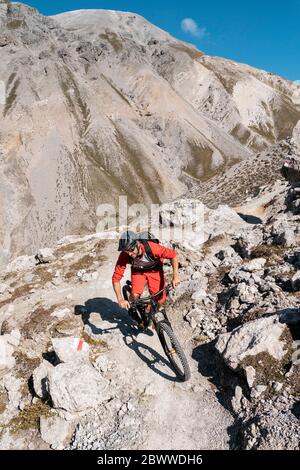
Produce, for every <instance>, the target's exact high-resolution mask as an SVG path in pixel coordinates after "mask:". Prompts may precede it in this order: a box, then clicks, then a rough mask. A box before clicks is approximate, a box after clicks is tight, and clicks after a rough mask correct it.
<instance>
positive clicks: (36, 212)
mask: <svg viewBox="0 0 300 470" xmlns="http://www.w3.org/2000/svg"><path fill="white" fill-rule="evenodd" d="M0 45H1V64H0V72H1V77H2V80H4V82H5V85H6V102H5V104H4V105H1V104H0V116H1V118H0V122H1V127H0V155H1V159H0V222H1V229H0V242H1V245H2V252H1V253H0V263H1V262H2V263H5V262H6V261H7V260H8V259H9V258H10V256H11V255H12V254H13V255H18V254H22V253H24V252H27V253H33V252H34V251H35V250H36V248H37V247H39V246H43V245H51V244H52V243H54V242H55V241H56V240H57V239H59V238H60V237H62V236H64V235H66V234H68V233H74V234H85V233H88V232H91V231H94V230H95V227H96V224H97V216H96V210H97V206H98V205H99V204H100V203H103V202H104V203H115V202H117V201H118V196H119V195H127V196H128V199H129V202H130V203H133V202H144V203H145V204H147V205H149V204H150V203H151V202H156V203H157V202H160V201H167V200H170V199H173V198H176V197H177V196H179V195H181V194H183V193H184V192H186V190H187V188H189V187H191V186H193V185H195V184H198V183H199V182H201V181H204V180H207V179H209V178H210V177H212V176H214V175H215V174H218V173H220V172H223V171H225V170H226V169H227V168H230V167H231V166H232V165H233V164H234V163H236V162H238V161H241V160H243V159H245V158H247V157H249V156H251V154H252V152H253V150H255V149H257V148H264V147H265V146H266V145H267V144H268V143H270V142H273V141H276V140H277V139H278V138H281V137H282V136H284V135H286V134H289V133H291V132H292V129H293V127H294V124H295V122H296V121H297V120H298V119H299V117H300V113H299V108H298V107H297V105H296V104H295V103H294V101H293V93H294V92H295V86H294V85H293V84H291V83H290V82H288V81H287V80H284V79H280V78H277V77H275V76H268V75H267V74H264V73H263V72H260V71H255V70H254V69H251V68H249V67H247V66H243V65H240V64H234V63H231V62H230V61H223V59H217V58H209V57H208V56H205V55H203V54H202V53H201V52H199V51H197V50H196V49H195V48H193V47H192V46H190V45H188V44H185V43H182V42H180V41H178V40H176V39H174V38H172V37H171V36H170V35H168V34H167V33H165V32H163V31H162V30H160V29H158V28H156V27H154V26H153V25H151V24H150V23H148V22H147V21H146V20H144V19H143V18H141V17H139V16H138V15H133V14H131V13H119V12H107V11H103V10H100V11H79V12H71V13H66V14H62V15H57V16H55V17H52V18H47V17H44V16H42V15H40V14H39V13H38V12H37V11H36V10H34V9H33V8H31V7H28V6H26V5H23V4H21V3H16V4H11V5H3V4H1V5H0ZM224 64H226V67H225V65H224ZM212 67H213V68H214V71H213V72H212V71H211V70H210V69H209V68H212ZM220 67H221V71H222V73H221V72H220ZM236 69H238V70H240V76H239V74H237V73H236V74H235V76H236V77H237V78H239V81H238V83H237V84H236V86H234V87H233V91H232V93H231V92H229V87H228V86H227V85H226V84H224V83H222V81H223V82H224V80H225V81H226V83H227V82H229V81H230V80H231V79H232V74H233V73H234V70H236ZM185 72H187V73H189V76H185V75H184V73H185ZM223 72H224V73H223ZM218 74H219V75H220V74H221V75H222V77H221V78H222V81H221V80H220V77H219V78H218V76H217V75H218ZM246 79H247V80H248V79H249V80H252V81H253V80H254V82H255V86H254V91H255V92H256V88H257V86H258V85H257V83H259V86H260V87H261V90H262V91H261V93H260V97H261V98H260V101H259V103H258V104H257V106H254V107H253V109H252V110H251V113H252V115H253V120H256V121H257V123H258V124H257V125H258V126H259V127H260V126H267V127H266V129H267V128H268V132H269V131H270V133H271V134H272V136H271V137H270V135H269V134H268V136H267V138H266V136H265V135H264V136H262V135H261V133H262V132H261V131H259V132H258V131H257V129H254V128H253V129H250V127H251V126H252V121H251V120H250V121H249V122H246V120H245V119H244V118H243V113H242V112H241V107H242V106H244V108H243V112H244V114H245V115H247V114H248V111H249V110H248V107H249V103H248V101H247V103H248V104H247V103H246V104H245V103H244V101H243V99H244V98H243V96H244V94H243V92H242V91H241V90H240V86H241V83H245V80H246ZM225 85H226V87H225ZM226 88H227V89H226ZM199 90H200V91H199ZM202 90H206V91H204V92H202ZM239 90H240V91H239ZM209 96H211V99H212V102H211V103H210V98H209ZM241 96H242V98H243V99H242V98H241ZM268 100H269V101H268ZM250 101H251V103H252V100H250ZM266 101H268V103H269V104H268V106H269V105H270V106H271V107H273V108H274V109H278V110H279V111H280V112H284V113H285V116H286V119H285V120H284V123H285V128H284V129H283V128H282V127H280V126H279V124H278V122H277V120H276V119H274V113H273V114H272V116H271V115H270V113H269V111H268V112H267V111H265V112H264V111H263V109H265V106H264V105H263V104H261V103H265V102H266ZM218 103H219V104H220V103H222V107H223V108H222V109H223V110H220V109H219V104H218ZM272 103H273V104H274V106H273V104H272ZM276 103H277V104H276ZM284 103H285V104H284ZM277 105H278V106H277ZM251 106H252V104H251ZM273 108H272V109H273ZM224 110H225V111H226V113H225V114H226V116H225V115H224ZM273 111H274V110H273ZM279 111H278V112H279ZM245 126H246V127H245ZM247 126H248V127H247ZM252 127H253V126H252ZM254 127H255V126H254ZM248 134H249V135H248ZM246 135H247V138H246Z"/></svg>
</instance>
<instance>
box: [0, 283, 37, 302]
mask: <svg viewBox="0 0 300 470" xmlns="http://www.w3.org/2000/svg"><path fill="white" fill-rule="evenodd" d="M33 287H34V286H33V285H32V284H24V285H22V286H19V287H17V288H16V289H15V290H14V291H13V293H12V295H11V297H10V298H9V299H6V300H3V301H2V302H0V308H1V307H3V306H4V305H7V304H10V303H12V302H14V301H15V300H17V299H19V298H21V297H25V296H26V295H28V294H29V292H30V291H31V289H33Z"/></svg>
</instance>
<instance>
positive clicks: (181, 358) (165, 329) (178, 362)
mask: <svg viewBox="0 0 300 470" xmlns="http://www.w3.org/2000/svg"><path fill="white" fill-rule="evenodd" d="M157 333H158V337H159V340H160V342H161V345H162V347H163V350H164V351H165V354H166V355H167V357H168V359H169V361H170V363H171V366H172V368H173V370H174V372H175V373H176V375H177V377H178V378H179V379H180V380H182V382H186V381H187V380H189V378H190V377H191V371H190V366H189V364H188V361H187V359H186V356H185V354H184V352H183V349H182V347H181V346H180V344H179V341H178V339H177V338H176V336H175V334H174V331H173V330H172V328H171V327H170V325H168V323H166V322H165V321H160V322H159V323H158V325H157Z"/></svg>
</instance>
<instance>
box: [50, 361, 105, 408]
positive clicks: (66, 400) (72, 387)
mask: <svg viewBox="0 0 300 470" xmlns="http://www.w3.org/2000/svg"><path fill="white" fill-rule="evenodd" d="M49 392H50V396H51V399H52V402H53V406H54V408H57V409H59V410H64V411H67V412H69V413H81V412H86V411H88V410H89V409H92V408H95V407H97V405H100V404H101V403H102V402H104V401H106V400H108V398H109V397H110V394H109V391H108V382H107V381H106V380H105V379H104V378H103V377H102V376H101V375H100V373H99V372H97V371H96V370H95V369H94V368H93V367H92V366H91V365H89V364H85V363H82V362H79V363H76V362H68V363H63V364H58V366H56V367H54V368H53V369H52V370H51V372H50V374H49Z"/></svg>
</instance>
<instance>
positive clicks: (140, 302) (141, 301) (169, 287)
mask: <svg viewBox="0 0 300 470" xmlns="http://www.w3.org/2000/svg"><path fill="white" fill-rule="evenodd" d="M173 289H174V287H173V286H172V284H168V285H167V286H166V287H164V288H163V289H161V290H160V291H158V292H156V294H153V295H149V296H148V297H143V298H141V299H137V300H133V301H131V302H129V303H130V305H131V306H134V307H137V306H140V305H146V304H148V303H149V302H150V301H151V300H152V299H154V298H155V297H157V296H159V295H160V294H162V292H164V291H166V292H167V293H169V292H170V291H171V290H173Z"/></svg>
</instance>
